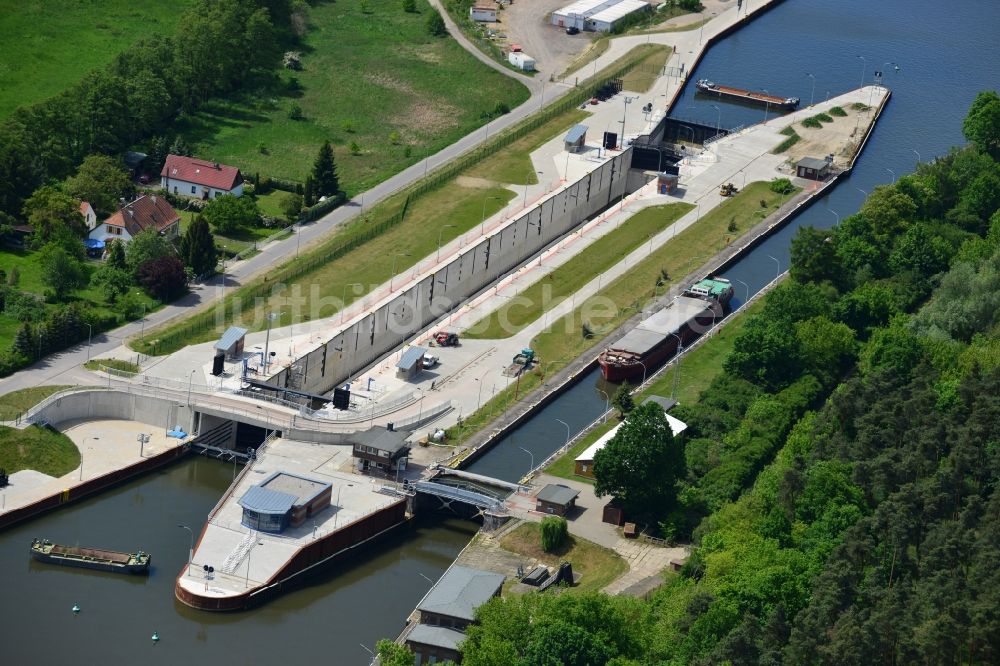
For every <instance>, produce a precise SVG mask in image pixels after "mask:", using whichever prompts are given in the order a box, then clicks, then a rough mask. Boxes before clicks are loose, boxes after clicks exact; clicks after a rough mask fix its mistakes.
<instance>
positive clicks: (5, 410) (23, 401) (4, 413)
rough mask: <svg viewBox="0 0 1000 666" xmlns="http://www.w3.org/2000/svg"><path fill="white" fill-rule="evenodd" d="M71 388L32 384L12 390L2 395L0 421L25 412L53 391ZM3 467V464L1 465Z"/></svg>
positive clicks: (0, 398) (0, 397)
mask: <svg viewBox="0 0 1000 666" xmlns="http://www.w3.org/2000/svg"><path fill="white" fill-rule="evenodd" d="M68 388H70V387H69V386H68V385H62V384H59V385H53V386H32V387H31V388H26V389H21V390H20V391H11V392H10V393H4V394H3V395H0V421H10V420H12V419H14V418H17V415H18V414H20V413H22V412H25V411H27V410H29V409H31V408H32V407H34V406H35V405H37V404H38V403H40V402H41V401H42V400H45V399H46V398H47V397H49V396H50V395H52V394H53V393H58V392H59V391H63V390H65V389H68ZM0 467H3V465H0Z"/></svg>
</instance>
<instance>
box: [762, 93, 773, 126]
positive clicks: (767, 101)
mask: <svg viewBox="0 0 1000 666" xmlns="http://www.w3.org/2000/svg"><path fill="white" fill-rule="evenodd" d="M761 90H763V91H764V94H765V95H767V96H768V98H769V97H770V96H771V93H769V92H767V88H761ZM768 98H765V99H764V122H765V123H766V122H767V112H768V111H770V110H771V100H770V99H768Z"/></svg>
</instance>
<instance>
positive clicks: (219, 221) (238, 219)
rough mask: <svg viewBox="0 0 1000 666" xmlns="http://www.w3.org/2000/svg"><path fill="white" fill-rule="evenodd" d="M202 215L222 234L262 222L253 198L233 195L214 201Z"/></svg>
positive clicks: (226, 195)
mask: <svg viewBox="0 0 1000 666" xmlns="http://www.w3.org/2000/svg"><path fill="white" fill-rule="evenodd" d="M201 215H202V217H204V218H205V221H206V222H208V223H209V224H211V225H212V227H214V228H215V231H216V232H217V233H220V234H231V233H233V232H236V231H239V230H240V229H245V228H246V227H252V226H254V225H256V224H257V222H258V221H259V220H260V210H259V209H258V208H257V203H256V202H255V201H254V200H253V198H252V197H235V196H233V195H232V194H224V195H223V196H221V197H218V198H216V199H212V200H211V201H210V202H209V203H208V205H207V206H205V208H204V210H202V212H201Z"/></svg>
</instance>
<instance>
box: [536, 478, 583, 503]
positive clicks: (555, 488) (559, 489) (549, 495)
mask: <svg viewBox="0 0 1000 666" xmlns="http://www.w3.org/2000/svg"><path fill="white" fill-rule="evenodd" d="M579 494H580V491H579V490H574V489H573V488H570V487H569V486H564V485H562V484H561V483H550V484H549V485H547V486H545V487H544V488H542V489H541V490H539V491H538V494H537V495H535V499H537V500H539V501H541V502H548V503H550V504H558V505H559V506H567V505H568V504H570V503H571V502H572V501H573V500H575V499H576V498H577V496H578V495H579Z"/></svg>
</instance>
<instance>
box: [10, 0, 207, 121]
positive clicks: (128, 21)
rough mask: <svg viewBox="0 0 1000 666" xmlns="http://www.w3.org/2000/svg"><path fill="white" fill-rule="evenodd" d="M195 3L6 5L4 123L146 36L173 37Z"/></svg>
mask: <svg viewBox="0 0 1000 666" xmlns="http://www.w3.org/2000/svg"><path fill="white" fill-rule="evenodd" d="M191 4H193V0H173V1H172V2H133V1H132V0H73V1H72V2H59V3H52V2H16V1H15V0H0V91H3V92H2V94H0V118H5V117H7V116H8V115H10V113H11V112H12V111H13V110H14V109H16V108H17V107H19V106H26V105H29V104H33V103H35V102H39V101H41V100H43V99H47V98H49V97H52V96H54V95H57V94H58V93H61V92H62V91H64V90H66V89H67V88H68V87H70V86H71V85H73V84H74V83H76V82H77V81H79V80H80V79H82V78H83V76H84V75H85V74H86V73H87V72H89V71H90V70H92V69H95V68H98V67H103V66H104V65H106V64H107V63H109V62H111V61H112V60H113V59H114V57H115V56H116V55H118V53H120V52H121V51H123V50H124V49H125V48H126V47H128V46H130V45H131V44H133V43H135V42H137V41H139V40H140V39H142V38H144V37H148V36H150V35H155V34H173V32H174V30H175V28H176V25H177V22H178V20H180V17H181V14H182V13H183V11H184V10H185V9H187V8H188V7H189V6H190V5H191Z"/></svg>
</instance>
